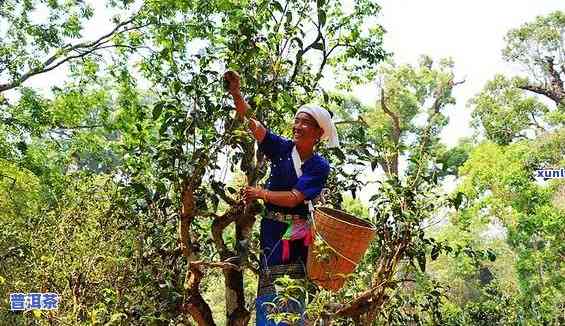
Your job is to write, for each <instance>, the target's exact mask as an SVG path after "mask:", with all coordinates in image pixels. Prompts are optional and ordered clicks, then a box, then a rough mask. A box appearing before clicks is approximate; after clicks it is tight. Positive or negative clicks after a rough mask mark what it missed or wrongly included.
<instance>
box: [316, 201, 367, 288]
mask: <svg viewBox="0 0 565 326" xmlns="http://www.w3.org/2000/svg"><path fill="white" fill-rule="evenodd" d="M312 235H313V239H314V241H313V243H312V244H311V245H310V248H309V251H308V262H307V271H308V277H309V278H310V280H311V281H312V282H314V283H316V284H317V285H318V286H320V287H322V288H324V289H327V290H331V291H337V290H339V289H340V288H341V287H342V286H343V284H344V283H345V281H346V280H347V277H348V276H349V274H351V273H352V272H353V271H354V270H355V267H357V264H358V263H359V261H360V260H361V258H362V257H363V255H364V254H365V251H366V250H367V247H369V243H370V242H371V240H373V238H374V237H375V227H374V226H373V225H372V224H371V223H369V222H367V221H364V220H361V219H359V218H357V217H355V216H353V215H350V214H347V213H345V212H342V211H339V210H336V209H332V208H327V207H320V208H316V210H315V212H314V223H313V225H312Z"/></svg>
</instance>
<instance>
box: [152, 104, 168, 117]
mask: <svg viewBox="0 0 565 326" xmlns="http://www.w3.org/2000/svg"><path fill="white" fill-rule="evenodd" d="M164 106H165V103H164V102H159V103H157V104H155V106H154V107H153V120H157V119H159V116H161V112H163V107H164Z"/></svg>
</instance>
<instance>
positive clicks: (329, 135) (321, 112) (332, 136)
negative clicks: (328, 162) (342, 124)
mask: <svg viewBox="0 0 565 326" xmlns="http://www.w3.org/2000/svg"><path fill="white" fill-rule="evenodd" d="M299 113H308V114H309V115H311V116H312V117H313V118H314V119H315V120H316V122H317V123H318V125H319V126H320V128H322V129H323V130H324V133H323V135H322V140H327V141H328V147H330V148H331V147H338V146H339V139H338V138H337V130H336V128H335V124H334V123H333V121H332V116H331V115H330V113H329V112H328V110H326V109H324V108H321V107H319V106H316V105H312V104H306V105H303V106H301V107H300V109H298V111H296V114H295V115H294V117H296V116H297V115H298V114H299Z"/></svg>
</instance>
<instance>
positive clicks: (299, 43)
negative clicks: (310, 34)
mask: <svg viewBox="0 0 565 326" xmlns="http://www.w3.org/2000/svg"><path fill="white" fill-rule="evenodd" d="M291 42H296V43H297V44H298V46H299V47H300V49H304V42H302V40H301V39H300V38H299V37H294V38H293V39H292V40H291Z"/></svg>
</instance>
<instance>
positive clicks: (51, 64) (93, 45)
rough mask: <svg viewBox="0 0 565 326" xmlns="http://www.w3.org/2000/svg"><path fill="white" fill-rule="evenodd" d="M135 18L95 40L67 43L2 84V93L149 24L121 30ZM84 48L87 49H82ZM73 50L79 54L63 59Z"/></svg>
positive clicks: (0, 88) (0, 91)
mask: <svg viewBox="0 0 565 326" xmlns="http://www.w3.org/2000/svg"><path fill="white" fill-rule="evenodd" d="M134 19H135V15H134V17H132V18H130V19H128V20H126V21H123V22H121V23H119V24H118V25H116V26H115V27H114V29H113V30H112V31H110V32H109V33H107V34H104V35H102V36H101V37H99V38H98V39H96V40H94V41H91V42H82V43H78V44H75V45H71V44H67V45H65V46H63V47H62V48H61V49H58V50H57V51H56V52H55V54H53V55H52V56H51V57H49V58H47V59H46V60H45V61H44V62H43V63H41V64H40V65H39V66H37V67H35V68H32V69H30V70H29V71H28V72H26V73H24V74H23V75H21V76H20V77H19V78H17V79H15V80H14V81H12V82H9V83H4V84H0V93H2V92H4V91H6V90H10V89H12V88H15V87H18V86H20V85H21V84H22V83H23V82H25V81H26V80H28V79H29V78H31V77H33V76H35V75H39V74H43V73H46V72H49V71H51V70H53V69H55V68H57V67H59V66H60V65H62V64H64V63H66V62H68V61H70V60H73V59H77V58H80V57H84V56H87V55H88V54H90V53H92V52H94V51H97V50H99V49H100V47H101V46H102V45H104V44H106V43H107V42H109V41H110V39H109V38H110V37H111V36H113V35H115V34H117V33H122V32H125V31H129V30H133V29H139V28H142V27H145V26H148V25H142V26H134V27H130V28H126V29H124V30H122V31H120V28H122V27H123V26H125V25H128V24H130V23H132V22H133V20H134ZM82 49H85V51H80V50H82ZM73 51H75V52H78V54H76V55H69V56H65V57H63V58H62V59H61V57H62V56H64V55H65V54H67V53H70V52H73ZM59 59H61V60H59ZM57 60H59V61H58V62H57Z"/></svg>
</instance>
